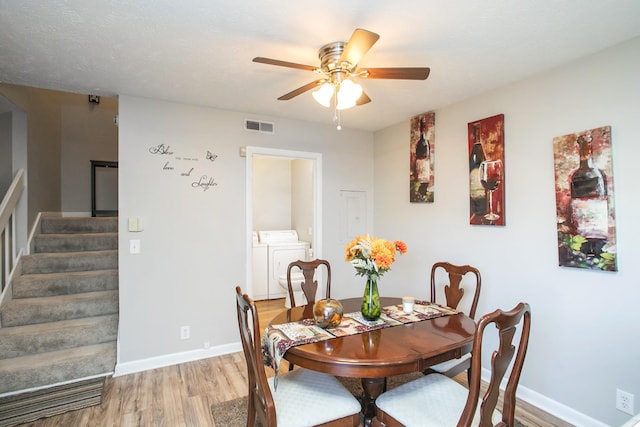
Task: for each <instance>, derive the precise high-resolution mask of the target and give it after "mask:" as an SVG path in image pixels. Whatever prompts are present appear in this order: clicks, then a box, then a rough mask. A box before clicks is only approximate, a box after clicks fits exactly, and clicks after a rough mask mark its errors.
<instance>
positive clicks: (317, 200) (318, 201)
mask: <svg viewBox="0 0 640 427" xmlns="http://www.w3.org/2000/svg"><path fill="white" fill-rule="evenodd" d="M254 155H260V156H272V157H282V158H289V159H303V160H312V161H313V163H314V167H313V233H312V241H311V247H312V248H313V257H314V258H322V153H313V152H307V151H294V150H282V149H275V148H267V147H251V146H249V147H246V156H247V157H246V159H247V160H246V163H245V165H246V166H245V167H246V170H245V186H246V190H245V196H246V200H245V207H246V208H245V222H246V231H245V241H246V243H245V248H246V256H245V259H246V263H245V268H246V276H245V280H246V284H245V288H246V292H247V294H249V295H251V296H253V273H252V268H253V262H252V246H253V241H252V233H253V156H254ZM320 291H321V292H322V293H321V295H324V291H325V290H324V289H321V290H320Z"/></svg>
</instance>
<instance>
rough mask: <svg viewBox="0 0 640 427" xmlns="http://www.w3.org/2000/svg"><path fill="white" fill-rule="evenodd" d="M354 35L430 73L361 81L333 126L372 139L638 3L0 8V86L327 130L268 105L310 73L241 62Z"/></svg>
mask: <svg viewBox="0 0 640 427" xmlns="http://www.w3.org/2000/svg"><path fill="white" fill-rule="evenodd" d="M355 28H365V29H367V30H370V31H374V32H376V33H378V34H380V40H379V41H378V42H377V43H376V44H375V45H374V46H373V48H372V49H371V50H370V51H369V53H367V55H366V56H365V57H364V58H363V60H362V61H361V62H360V65H361V66H363V67H393V66H406V67H414V66H428V67H431V75H430V76H429V78H428V79H427V80H426V81H400V80H361V81H360V82H361V83H362V85H363V87H364V89H365V91H366V93H367V94H368V95H369V97H370V98H371V99H372V102H371V103H369V104H366V105H364V106H360V107H356V108H352V109H350V110H345V111H343V112H342V124H343V127H345V128H357V129H365V130H371V131H375V130H379V129H381V128H384V127H386V126H388V125H391V124H394V123H397V122H399V121H402V120H405V119H407V118H409V117H411V116H413V115H416V114H419V113H422V112H425V111H429V110H433V109H437V108H441V107H443V106H445V105H448V104H451V103H454V102H457V101H460V100H463V99H465V98H468V97H471V96H474V95H477V94H479V93H482V92H485V91H487V90H490V89H493V88H496V87H500V86H503V85H506V84H509V83H511V82H514V81H517V80H520V79H523V78H525V77H528V76H531V75H533V74H536V73H540V72H542V71H545V70H548V69H550V68H553V67H556V66H558V65H561V64H564V63H567V62H570V61H572V60H574V59H576V58H578V57H581V56H585V55H588V54H590V53H593V52H597V51H599V50H602V49H604V48H607V47H609V46H612V45H615V44H618V43H620V42H623V41H625V40H628V39H631V38H634V37H637V36H639V35H640V1H638V0H608V1H604V0H562V1H558V0H483V1H470V0H446V1H444V0H411V1H393V2H392V1H389V0H348V1H344V0H343V1H334V0H324V1H321V2H319V1H284V0H280V1H273V0H259V1H255V0H254V1H247V0H183V1H180V2H178V1H175V0H137V1H136V0H110V1H107V0H90V1H87V0H47V1H42V0H20V1H18V0H0V82H5V83H12V84H19V85H27V86H34V87H40V88H47V89H57V90H64V91H71V92H78V93H84V94H89V93H91V94H98V95H103V96H117V95H119V94H126V95H135V96H141V97H149V98H157V99H164V100H171V101H177V102H184V103H189V104H196V105H206V106H211V107H216V108H221V109H227V110H234V111H242V112H246V113H247V114H248V116H251V118H258V119H259V118H261V117H262V116H264V115H269V116H283V117H289V118H296V119H303V120H310V121H317V122H324V123H331V122H332V116H333V113H332V111H330V110H328V109H325V108H323V107H321V106H320V105H318V104H317V103H316V102H315V101H314V100H313V98H312V97H311V94H310V92H308V93H305V94H303V95H300V96H298V97H296V98H294V99H292V100H290V101H278V100H277V99H276V98H278V97H279V96H280V95H283V94H285V93H287V92H289V91H291V90H293V89H295V88H297V87H299V86H302V85H304V84H306V83H309V82H311V81H313V80H315V79H316V78H317V75H315V74H313V73H311V72H309V71H301V70H295V69H288V68H283V67H275V66H270V65H264V64H257V63H253V62H252V61H251V59H252V58H253V57H255V56H265V57H269V58H275V59H281V60H285V61H290V62H297V63H302V64H308V65H313V66H315V65H318V63H319V61H318V58H317V51H318V48H319V47H321V46H322V45H324V44H326V43H329V42H333V41H337V40H342V41H347V40H348V39H349V37H350V36H351V33H352V32H353V30H354V29H355ZM639 54H640V53H639ZM594 83H597V82H594Z"/></svg>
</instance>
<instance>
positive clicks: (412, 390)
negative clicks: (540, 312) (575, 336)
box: [376, 302, 531, 427]
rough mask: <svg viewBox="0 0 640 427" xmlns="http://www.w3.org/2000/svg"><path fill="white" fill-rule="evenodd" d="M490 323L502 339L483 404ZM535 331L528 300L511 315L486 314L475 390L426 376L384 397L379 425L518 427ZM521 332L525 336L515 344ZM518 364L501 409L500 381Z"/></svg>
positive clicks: (477, 343)
mask: <svg viewBox="0 0 640 427" xmlns="http://www.w3.org/2000/svg"><path fill="white" fill-rule="evenodd" d="M489 325H495V326H496V330H497V335H498V340H497V343H496V348H495V349H494V351H493V353H492V355H491V359H490V364H489V366H490V370H491V376H490V378H491V379H490V381H489V383H488V385H487V388H486V391H485V392H484V394H483V396H482V400H481V401H480V394H481V390H480V385H481V378H480V371H481V367H482V359H481V358H482V346H483V336H484V332H485V328H486V327H487V326H489ZM530 327H531V309H530V307H529V304H526V303H523V302H521V303H519V304H518V305H517V306H516V307H515V308H513V309H512V310H510V311H502V310H495V311H494V312H492V313H489V314H486V315H484V316H482V318H481V319H480V320H479V321H478V327H477V329H476V332H475V334H474V340H473V349H472V351H471V352H472V354H473V358H472V364H473V367H472V369H471V381H470V383H469V389H467V388H466V387H464V386H463V385H461V384H460V383H458V382H457V381H456V380H454V379H452V378H449V377H447V376H445V375H442V374H431V375H425V376H423V377H420V378H418V379H416V380H413V381H410V382H408V383H405V384H402V385H401V386H399V387H397V388H394V389H393V390H390V391H388V392H385V393H382V394H381V395H380V396H379V397H378V399H377V400H376V406H377V409H376V418H377V424H376V425H378V426H380V425H382V426H387V427H396V426H429V427H436V426H442V427H451V426H455V425H457V426H458V427H468V426H471V425H472V423H473V425H474V426H482V427H484V426H494V425H499V426H501V427H513V426H514V419H515V405H516V388H517V387H518V381H519V380H520V373H521V372H522V365H523V364H524V358H525V355H526V353H527V346H528V343H529V330H530ZM518 329H519V331H518ZM492 331H493V330H492ZM517 332H519V334H520V338H519V340H518V339H517V338H516V340H515V341H514V337H516V336H517V335H516V333H517ZM487 333H489V332H487ZM514 355H515V359H514ZM512 360H513V366H512V367H511V372H510V374H509V377H508V381H507V384H506V389H505V390H504V395H503V399H504V400H503V404H502V408H501V410H498V409H497V406H498V397H499V395H500V383H501V381H502V379H503V378H504V376H505V374H506V372H507V370H508V368H509V365H510V364H511V362H512ZM478 403H480V405H478Z"/></svg>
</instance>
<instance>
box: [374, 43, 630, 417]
mask: <svg viewBox="0 0 640 427" xmlns="http://www.w3.org/2000/svg"><path fill="white" fill-rule="evenodd" d="M639 69H640V38H637V39H634V40H632V41H629V42H627V43H624V44H621V45H619V46H616V47H613V48H610V49H607V50H605V51H602V52H600V53H598V54H596V55H593V56H589V57H586V58H583V59H580V60H578V61H575V62H573V63H571V64H569V65H567V66H565V67H562V68H559V69H555V70H552V71H549V72H546V73H544V74H540V75H538V76H536V77H533V78H530V79H527V80H525V81H521V82H518V83H515V84H511V85H509V86H507V87H504V88H501V89H498V90H495V91H492V92H489V93H486V94H484V95H481V96H478V97H475V98H473V99H469V100H466V101H464V102H460V103H458V104H455V105H452V106H449V107H446V108H442V109H440V110H437V111H436V116H435V117H436V119H435V120H436V121H435V123H436V125H435V129H436V131H435V138H436V152H435V187H434V188H435V202H434V203H409V201H408V200H409V181H408V176H409V173H408V171H409V120H408V119H407V121H406V122H403V123H399V124H397V125H395V126H391V127H389V128H387V129H384V130H382V131H379V132H377V133H376V134H375V168H376V170H378V171H381V170H384V171H390V172H389V173H385V174H376V177H375V190H376V199H375V208H374V214H375V221H376V233H378V234H381V235H383V236H386V237H389V238H393V239H403V240H405V241H406V243H407V245H408V248H409V250H408V253H407V254H406V255H404V256H402V257H399V259H398V261H397V263H396V264H394V268H393V271H392V272H390V273H388V274H387V275H385V277H384V283H383V284H382V286H385V287H386V286H387V285H386V283H389V284H390V285H391V286H392V287H393V289H394V292H395V293H402V294H405V293H406V294H409V295H415V296H416V297H427V295H428V275H429V269H430V266H431V265H432V264H433V263H434V262H437V261H450V262H452V263H456V264H471V265H474V266H476V267H478V268H479V269H480V271H481V273H482V283H483V285H482V292H481V296H480V303H479V307H478V313H479V314H482V313H486V312H489V311H493V310H494V309H496V308H503V309H510V308H512V307H514V306H515V305H516V304H517V303H518V302H519V301H521V300H523V301H527V302H529V303H530V304H531V307H532V326H531V328H532V329H531V338H530V342H529V349H528V353H527V358H526V361H525V364H524V370H523V372H522V377H521V380H520V387H519V389H518V396H520V397H521V398H523V397H525V396H526V397H527V398H529V399H534V400H535V399H537V402H535V403H537V404H541V408H542V409H548V410H550V411H551V412H552V413H553V412H556V413H561V415H563V416H564V417H565V419H566V420H567V421H570V422H572V424H574V425H580V426H588V425H591V426H596V425H598V426H604V425H620V424H622V423H623V422H625V421H626V420H628V419H629V415H627V414H624V413H622V412H620V411H618V410H616V409H615V396H616V389H618V388H619V389H621V390H624V391H627V392H629V393H632V394H634V395H635V396H640V370H639V369H638V368H637V365H638V360H640V341H639V340H638V339H637V337H638V333H637V331H639V330H640V317H639V316H638V315H637V312H638V301H640V286H639V284H640V282H639V281H638V276H637V273H636V269H635V262H637V260H638V259H640V246H638V242H640V226H639V224H638V221H637V212H638V211H640V199H639V198H638V183H637V170H638V159H640V144H639V143H638V132H637V129H638V125H637V123H638V118H639V117H640V104H639V103H638V94H640V73H638V70H639ZM500 113H503V114H504V120H505V176H506V178H505V188H506V199H505V203H506V215H507V217H506V225H505V226H503V227H491V226H471V225H469V180H468V173H469V170H468V158H469V153H468V147H467V123H469V122H471V121H474V120H478V119H482V118H485V117H490V116H492V115H495V114H500ZM606 125H610V126H611V129H612V150H613V172H614V179H615V182H614V186H615V195H614V199H615V200H614V203H615V211H616V227H617V253H618V268H619V271H618V272H599V271H589V270H584V269H577V268H565V267H559V266H558V248H557V237H556V209H555V178H554V156H553V138H554V137H556V136H562V135H566V134H569V133H574V132H580V131H584V130H587V129H592V128H596V127H600V126H606ZM488 356H489V355H488V354H487V355H485V357H484V360H483V366H485V367H488V363H489V362H488V360H489V357H488ZM545 406H546V408H545ZM637 410H638V408H637V407H636V411H637ZM568 418H569V419H568Z"/></svg>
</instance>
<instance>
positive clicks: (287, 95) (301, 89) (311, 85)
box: [278, 79, 326, 101]
mask: <svg viewBox="0 0 640 427" xmlns="http://www.w3.org/2000/svg"><path fill="white" fill-rule="evenodd" d="M325 81H326V80H324V79H320V80H316V81H313V82H311V83H307V84H306V85H304V86H300V87H299V88H298V89H295V90H292V91H291V92H289V93H285V94H284V95H282V96H281V97H280V98H278V100H280V101H288V100H290V99H291V98H293V97H296V96H298V95H300V94H302V93H305V92H306V91H308V90H311V89H313V88H315V87H317V86H319V85H321V84H322V83H324V82H325Z"/></svg>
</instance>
